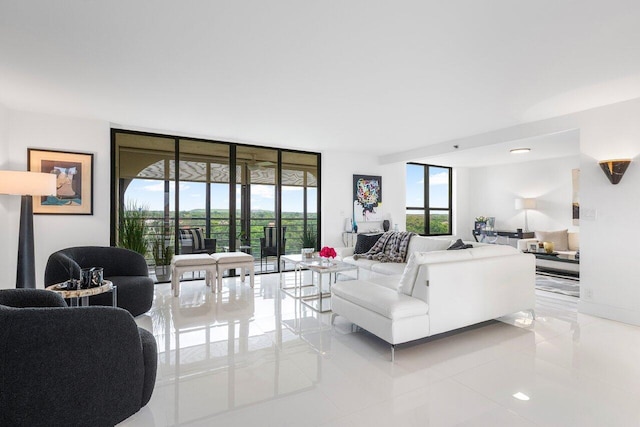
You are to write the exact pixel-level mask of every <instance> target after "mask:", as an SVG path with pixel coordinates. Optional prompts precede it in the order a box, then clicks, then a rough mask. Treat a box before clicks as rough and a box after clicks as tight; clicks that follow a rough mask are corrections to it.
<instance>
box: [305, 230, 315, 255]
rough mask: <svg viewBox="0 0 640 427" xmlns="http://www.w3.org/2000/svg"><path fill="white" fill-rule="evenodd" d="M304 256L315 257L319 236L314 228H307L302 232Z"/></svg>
mask: <svg viewBox="0 0 640 427" xmlns="http://www.w3.org/2000/svg"><path fill="white" fill-rule="evenodd" d="M301 240H302V251H301V253H302V256H303V257H305V258H311V257H313V253H314V252H315V250H316V244H317V236H316V233H314V232H313V230H305V231H304V232H303V233H302V237H301Z"/></svg>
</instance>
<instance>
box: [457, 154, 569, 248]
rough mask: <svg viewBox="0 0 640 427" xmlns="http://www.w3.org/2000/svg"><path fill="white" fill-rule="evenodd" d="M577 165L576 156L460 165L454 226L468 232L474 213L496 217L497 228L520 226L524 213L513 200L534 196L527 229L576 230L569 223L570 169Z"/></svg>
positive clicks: (508, 228)
mask: <svg viewBox="0 0 640 427" xmlns="http://www.w3.org/2000/svg"><path fill="white" fill-rule="evenodd" d="M579 167H580V156H578V155H576V156H573V157H564V158H558V159H548V160H539V161H532V162H524V163H517V164H511V165H500V166H488V167H478V168H464V169H462V168H461V170H460V173H463V174H464V175H465V176H466V182H467V185H466V190H464V191H463V188H460V189H459V191H458V194H457V199H458V200H460V199H462V200H463V201H464V202H466V203H465V205H466V209H467V210H466V211H465V210H463V209H464V206H465V205H461V206H459V210H458V215H459V216H458V220H459V222H458V225H459V227H460V229H461V231H462V232H464V233H465V236H469V237H470V235H471V229H472V228H473V221H474V219H475V218H476V217H478V216H490V217H495V218H496V224H495V225H496V228H497V229H498V230H516V229H518V228H523V229H524V212H523V211H519V210H516V209H515V199H516V198H523V197H534V198H535V199H536V202H537V208H536V209H535V210H530V211H529V212H528V217H529V221H528V222H529V230H531V231H536V230H546V231H549V230H561V229H565V228H567V229H569V230H571V231H574V230H577V227H575V226H573V224H572V217H571V216H572V207H571V201H572V178H571V170H572V169H577V168H579Z"/></svg>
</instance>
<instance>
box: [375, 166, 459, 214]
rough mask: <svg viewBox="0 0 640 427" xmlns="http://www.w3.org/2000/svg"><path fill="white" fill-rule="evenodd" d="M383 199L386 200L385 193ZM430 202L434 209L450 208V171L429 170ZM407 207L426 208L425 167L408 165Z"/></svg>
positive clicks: (443, 169)
mask: <svg viewBox="0 0 640 427" xmlns="http://www.w3.org/2000/svg"><path fill="white" fill-rule="evenodd" d="M382 194H383V196H382V197H383V199H384V192H383V193H382ZM429 201H430V203H429V204H430V206H431V207H432V208H435V207H437V208H449V169H445V168H438V167H431V168H429ZM406 203H407V206H411V207H422V206H424V167H423V166H421V165H410V164H409V165H407V202H406Z"/></svg>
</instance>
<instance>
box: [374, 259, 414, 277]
mask: <svg viewBox="0 0 640 427" xmlns="http://www.w3.org/2000/svg"><path fill="white" fill-rule="evenodd" d="M406 266H407V263H405V262H379V263H377V264H374V265H372V266H371V271H373V272H375V273H380V274H385V275H393V276H399V275H401V274H402V273H403V272H404V269H405V267H406Z"/></svg>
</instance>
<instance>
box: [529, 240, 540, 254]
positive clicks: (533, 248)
mask: <svg viewBox="0 0 640 427" xmlns="http://www.w3.org/2000/svg"><path fill="white" fill-rule="evenodd" d="M527 250H528V251H529V252H538V242H529V244H528V247H527Z"/></svg>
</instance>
